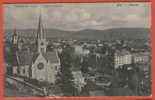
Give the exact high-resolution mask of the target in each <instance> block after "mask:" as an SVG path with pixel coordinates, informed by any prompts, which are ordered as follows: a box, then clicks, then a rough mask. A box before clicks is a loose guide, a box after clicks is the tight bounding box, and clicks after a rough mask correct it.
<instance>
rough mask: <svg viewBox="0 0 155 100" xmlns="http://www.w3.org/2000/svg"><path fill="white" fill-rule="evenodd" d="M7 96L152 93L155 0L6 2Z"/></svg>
mask: <svg viewBox="0 0 155 100" xmlns="http://www.w3.org/2000/svg"><path fill="white" fill-rule="evenodd" d="M3 8H4V11H3V13H4V15H3V16H4V62H5V63H4V71H5V73H4V74H5V75H4V96H5V97H98V96H109V97H111V96H151V95H152V92H151V91H152V90H151V84H152V78H151V59H152V56H151V3H149V2H146V3H140V2H135V3H78V4H76V3H54V4H52V3H44V4H4V5H3Z"/></svg>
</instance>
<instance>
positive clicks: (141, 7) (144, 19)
mask: <svg viewBox="0 0 155 100" xmlns="http://www.w3.org/2000/svg"><path fill="white" fill-rule="evenodd" d="M40 12H41V15H42V20H43V24H44V27H45V28H56V29H61V30H74V31H78V30H83V29H98V30H104V29H109V28H119V27H132V28H133V27H136V28H137V27H144V28H150V27H151V5H150V3H132V5H131V4H129V3H122V4H121V3H119V4H118V3H100V4H99V3H85V4H82V3H80V4H74V3H72V4H67V3H66V4H5V5H4V28H5V29H14V28H16V29H36V28H37V24H38V19H39V15H40Z"/></svg>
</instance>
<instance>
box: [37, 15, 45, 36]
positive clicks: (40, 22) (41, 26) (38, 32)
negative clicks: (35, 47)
mask: <svg viewBox="0 0 155 100" xmlns="http://www.w3.org/2000/svg"><path fill="white" fill-rule="evenodd" d="M37 39H45V34H44V28H43V23H42V16H41V13H40V16H39V22H38V30H37Z"/></svg>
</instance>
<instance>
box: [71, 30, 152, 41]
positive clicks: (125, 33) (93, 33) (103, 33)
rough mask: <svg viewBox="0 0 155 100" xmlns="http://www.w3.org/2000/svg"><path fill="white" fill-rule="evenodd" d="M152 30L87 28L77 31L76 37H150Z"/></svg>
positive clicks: (101, 38)
mask: <svg viewBox="0 0 155 100" xmlns="http://www.w3.org/2000/svg"><path fill="white" fill-rule="evenodd" d="M150 34H151V31H150V29H148V28H113V29H107V30H92V29H86V30H81V31H78V32H76V34H74V36H73V37H74V38H77V39H79V38H81V39H100V40H117V39H149V38H150Z"/></svg>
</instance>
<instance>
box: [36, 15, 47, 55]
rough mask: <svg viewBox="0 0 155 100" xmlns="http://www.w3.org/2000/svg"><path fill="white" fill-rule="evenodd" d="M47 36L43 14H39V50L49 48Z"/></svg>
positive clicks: (42, 51)
mask: <svg viewBox="0 0 155 100" xmlns="http://www.w3.org/2000/svg"><path fill="white" fill-rule="evenodd" d="M46 45H47V42H46V37H45V33H44V27H43V23H42V16H41V14H40V16H39V22H38V29H37V49H38V50H37V52H39V53H44V52H46V48H47V46H46Z"/></svg>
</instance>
